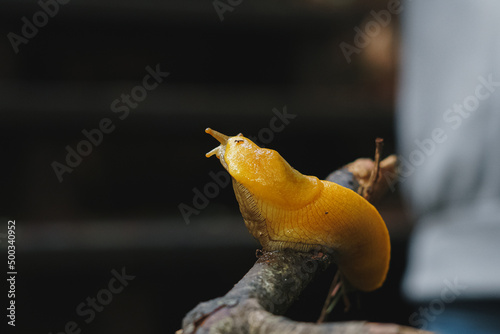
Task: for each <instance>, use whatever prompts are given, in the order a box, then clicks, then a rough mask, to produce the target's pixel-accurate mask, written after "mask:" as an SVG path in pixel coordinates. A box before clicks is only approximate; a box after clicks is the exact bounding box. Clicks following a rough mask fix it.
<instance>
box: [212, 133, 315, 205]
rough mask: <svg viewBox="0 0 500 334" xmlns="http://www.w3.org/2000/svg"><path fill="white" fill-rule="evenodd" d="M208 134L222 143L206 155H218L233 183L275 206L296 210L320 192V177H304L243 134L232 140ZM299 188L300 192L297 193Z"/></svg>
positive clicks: (274, 153) (274, 154)
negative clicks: (294, 208)
mask: <svg viewBox="0 0 500 334" xmlns="http://www.w3.org/2000/svg"><path fill="white" fill-rule="evenodd" d="M205 132H206V133H208V134H210V135H212V136H213V137H214V138H215V139H217V140H218V141H219V142H220V145H219V146H217V147H216V148H214V149H213V150H211V151H210V152H208V153H207V154H206V156H207V157H211V156H212V155H215V156H217V158H219V160H220V162H221V164H222V166H223V167H224V168H225V169H226V170H227V171H228V172H229V174H230V175H231V176H232V178H233V179H234V181H235V182H236V183H237V184H240V185H242V186H244V187H245V188H246V189H247V190H248V191H250V193H251V194H252V195H253V196H256V197H257V198H259V199H261V200H265V201H269V202H270V203H273V204H275V205H280V206H283V207H296V206H301V205H302V203H307V202H308V201H310V200H311V198H312V197H315V196H316V195H317V194H318V192H319V191H320V188H321V184H320V182H319V180H318V178H316V177H314V176H306V175H302V174H301V173H300V172H298V171H297V170H295V169H294V168H292V167H291V166H290V165H289V164H288V163H287V162H286V161H285V159H283V157H282V156H281V155H280V154H279V153H278V152H276V151H275V150H270V149H266V148H261V147H259V146H258V145H256V144H255V143H254V142H252V141H251V140H250V139H248V138H246V137H244V136H243V135H242V134H241V133H240V134H238V135H236V136H233V137H229V136H226V135H223V134H221V133H220V132H217V131H215V130H212V129H210V128H207V129H206V130H205ZM297 188H300V189H301V192H300V193H299V192H297V191H295V190H296V189H297ZM236 190H237V189H236V188H235V191H236Z"/></svg>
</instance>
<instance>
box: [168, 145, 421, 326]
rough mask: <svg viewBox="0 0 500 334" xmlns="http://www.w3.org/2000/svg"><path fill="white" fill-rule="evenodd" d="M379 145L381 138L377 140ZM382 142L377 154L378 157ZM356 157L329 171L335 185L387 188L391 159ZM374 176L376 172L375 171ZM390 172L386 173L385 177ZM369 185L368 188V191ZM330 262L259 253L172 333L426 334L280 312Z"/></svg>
mask: <svg viewBox="0 0 500 334" xmlns="http://www.w3.org/2000/svg"><path fill="white" fill-rule="evenodd" d="M380 143H381V142H380ZM380 150H381V144H377V153H376V156H378V157H380V153H381V152H380ZM376 160H377V161H376V163H375V162H374V161H372V160H370V159H358V160H356V161H354V162H353V163H351V164H349V165H347V166H345V167H343V168H341V169H340V170H337V171H335V172H333V173H332V174H330V175H329V176H328V178H327V180H329V181H333V182H336V183H339V184H341V185H343V186H345V187H348V188H350V189H352V190H355V191H358V192H359V191H361V194H363V196H365V198H368V199H369V200H370V201H372V200H373V199H375V198H379V197H380V196H381V195H382V193H383V192H385V191H386V190H387V189H388V186H389V184H387V185H384V184H382V183H386V182H387V181H388V180H389V181H394V178H395V175H396V158H395V157H394V156H390V157H388V158H386V159H385V160H383V161H382V162H381V163H380V166H379V163H378V160H379V158H378V159H376ZM374 174H375V175H374ZM388 175H389V176H388ZM367 189H369V190H367ZM331 262H332V259H331V258H330V256H329V255H328V254H324V253H317V252H316V253H315V252H308V253H304V252H299V251H295V250H290V249H285V250H282V251H274V252H262V251H261V252H260V254H259V258H258V260H257V262H256V263H255V265H254V266H253V267H252V268H251V269H250V271H249V272H248V273H247V274H246V275H245V276H244V277H243V278H242V279H241V280H240V281H239V282H238V283H237V284H236V285H235V286H234V287H233V289H231V290H230V291H229V292H228V293H227V294H226V295H225V296H223V297H219V298H216V299H213V300H210V301H207V302H203V303H200V304H198V306H196V307H195V308H194V309H193V310H192V311H190V312H189V313H188V314H187V315H186V316H185V318H184V320H183V323H182V326H183V329H181V330H179V331H177V334H181V333H182V334H191V333H199V334H201V333H258V334H267V333H286V334H299V333H304V334H306V333H307V334H323V333H330V334H351V333H352V334H354V333H356V334H368V333H371V334H382V333H383V334H392V333H408V334H410V333H428V332H425V331H419V330H416V329H413V328H409V327H404V326H399V325H393V324H377V323H368V322H363V321H355V322H354V321H353V322H337V323H321V324H315V323H305V322H296V321H293V320H291V319H288V318H286V317H283V316H281V315H282V314H284V313H285V312H286V310H287V309H288V308H289V307H290V306H291V305H292V303H293V302H294V301H295V300H296V299H297V298H298V297H299V296H300V294H301V293H302V291H303V289H304V288H305V287H306V286H307V285H308V284H309V283H310V282H311V280H312V279H313V278H314V277H315V276H316V275H318V274H320V273H321V272H322V271H324V270H325V269H326V268H327V267H328V266H329V265H330V264H331Z"/></svg>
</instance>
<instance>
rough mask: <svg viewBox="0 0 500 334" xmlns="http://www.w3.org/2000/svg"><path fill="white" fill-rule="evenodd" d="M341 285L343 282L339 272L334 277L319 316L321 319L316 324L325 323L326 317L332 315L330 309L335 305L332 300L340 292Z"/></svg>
mask: <svg viewBox="0 0 500 334" xmlns="http://www.w3.org/2000/svg"><path fill="white" fill-rule="evenodd" d="M341 284H342V281H340V271H338V270H337V273H336V274H335V276H334V277H333V280H332V284H331V285H330V290H329V291H328V295H327V296H326V299H325V303H324V304H323V308H322V309H321V314H320V316H319V319H318V321H317V322H316V323H317V324H320V323H322V322H324V321H325V319H326V316H327V315H328V313H330V312H328V309H329V308H330V305H331V304H333V303H332V299H333V297H335V295H336V294H337V293H338V292H339V290H340V285H341ZM338 300H339V299H338V298H336V299H335V300H334V302H335V303H336V302H337V301H338ZM334 306H335V305H334Z"/></svg>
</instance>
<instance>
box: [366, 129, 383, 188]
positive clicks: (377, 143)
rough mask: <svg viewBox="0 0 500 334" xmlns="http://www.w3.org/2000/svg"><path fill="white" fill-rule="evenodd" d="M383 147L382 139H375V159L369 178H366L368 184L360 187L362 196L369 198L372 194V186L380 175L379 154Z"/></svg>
mask: <svg viewBox="0 0 500 334" xmlns="http://www.w3.org/2000/svg"><path fill="white" fill-rule="evenodd" d="M383 148H384V139H382V138H377V139H375V159H374V161H373V164H374V167H373V169H372V172H371V175H370V179H369V180H368V184H367V185H366V186H365V187H363V188H361V189H360V190H361V191H362V193H361V195H362V196H363V197H364V198H370V197H371V195H372V194H373V187H374V185H375V184H376V183H377V181H378V180H379V176H380V156H381V155H382V150H383Z"/></svg>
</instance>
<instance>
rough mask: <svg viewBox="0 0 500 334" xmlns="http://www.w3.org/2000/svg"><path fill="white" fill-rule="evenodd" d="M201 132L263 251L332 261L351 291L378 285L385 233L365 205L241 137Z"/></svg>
mask: <svg viewBox="0 0 500 334" xmlns="http://www.w3.org/2000/svg"><path fill="white" fill-rule="evenodd" d="M206 132H207V133H209V134H211V135H212V136H214V137H215V138H216V139H217V140H219V142H220V143H221V145H220V146H218V147H217V148H215V149H214V150H212V151H210V152H209V153H207V157H209V156H211V155H214V154H215V155H216V156H217V157H218V158H219V159H220V161H221V163H222V165H223V166H224V168H226V170H227V171H228V172H229V174H230V175H231V177H232V179H233V188H234V192H235V195H236V199H237V200H238V203H239V205H240V211H241V214H242V216H243V219H244V221H245V225H246V226H247V228H248V230H249V231H250V233H251V234H252V235H253V236H254V237H255V238H256V239H258V240H259V241H260V243H261V244H262V247H263V248H264V250H270V251H271V250H278V249H284V248H292V249H297V250H301V251H309V250H312V249H315V250H322V251H325V252H327V253H330V254H332V255H333V257H334V260H335V262H336V263H337V265H338V267H339V270H340V271H341V272H342V274H343V276H344V277H345V279H346V280H347V281H348V282H349V283H350V285H352V286H353V287H354V288H356V289H358V290H362V291H371V290H374V289H376V288H378V287H380V286H381V285H382V283H383V282H384V280H385V277H386V274H387V271H388V269H389V259H390V240H389V233H388V231H387V227H386V225H385V223H384V221H383V219H382V217H380V214H379V213H378V211H377V210H376V209H375V208H374V207H373V206H372V205H371V204H370V203H369V202H368V201H366V200H365V199H364V198H363V197H361V196H360V195H358V194H357V193H355V192H354V191H352V190H350V189H347V188H345V187H342V186H340V185H338V184H336V183H333V182H329V181H324V180H319V179H318V178H317V177H315V176H307V175H302V174H301V173H300V172H298V171H297V170H295V169H294V168H292V167H291V166H290V165H289V164H288V163H287V162H286V161H285V159H283V158H282V157H281V155H280V154H279V153H278V152H276V151H274V150H270V149H265V148H260V147H259V146H257V145H256V144H254V143H253V142H252V141H251V140H249V139H247V138H245V137H244V136H243V135H241V134H240V135H237V136H234V137H229V136H225V135H222V134H221V133H219V132H217V131H214V130H211V129H207V130H206Z"/></svg>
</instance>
